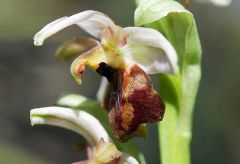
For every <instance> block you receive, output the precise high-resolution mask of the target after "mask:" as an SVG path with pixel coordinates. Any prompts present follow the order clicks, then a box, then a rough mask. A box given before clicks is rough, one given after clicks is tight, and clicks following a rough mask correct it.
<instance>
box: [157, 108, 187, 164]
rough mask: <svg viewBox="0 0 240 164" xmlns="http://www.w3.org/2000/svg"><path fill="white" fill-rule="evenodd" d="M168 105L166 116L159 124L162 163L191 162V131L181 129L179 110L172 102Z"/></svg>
mask: <svg viewBox="0 0 240 164" xmlns="http://www.w3.org/2000/svg"><path fill="white" fill-rule="evenodd" d="M166 107H167V108H166V113H165V116H164V117H165V118H164V120H163V121H162V122H161V123H159V126H158V130H159V142H160V144H159V145H160V152H161V161H162V164H190V146H189V143H190V140H191V135H189V134H190V133H191V132H190V131H189V132H188V133H186V132H185V131H181V130H180V129H179V128H178V113H177V111H178V110H176V109H175V108H174V106H172V105H170V104H166Z"/></svg>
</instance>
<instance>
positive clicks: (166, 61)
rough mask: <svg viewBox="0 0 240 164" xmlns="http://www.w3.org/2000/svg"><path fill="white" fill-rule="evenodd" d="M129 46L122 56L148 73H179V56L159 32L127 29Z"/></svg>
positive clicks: (136, 28) (122, 49) (139, 28)
mask: <svg viewBox="0 0 240 164" xmlns="http://www.w3.org/2000/svg"><path fill="white" fill-rule="evenodd" d="M124 30H125V31H126V32H127V33H128V37H127V44H126V45H125V46H124V47H123V48H121V52H122V54H123V55H124V56H125V57H127V58H128V59H130V60H132V61H133V62H135V63H137V64H138V65H139V66H140V67H141V68H142V69H143V70H144V71H145V72H146V73H148V74H156V73H176V72H178V65H177V54H176V51H175V49H174V47H173V46H172V45H171V43H170V42H169V41H168V40H167V39H166V38H165V37H164V36H163V35H162V34H161V33H159V32H158V31H156V30H154V29H149V28H143V27H126V28H124Z"/></svg>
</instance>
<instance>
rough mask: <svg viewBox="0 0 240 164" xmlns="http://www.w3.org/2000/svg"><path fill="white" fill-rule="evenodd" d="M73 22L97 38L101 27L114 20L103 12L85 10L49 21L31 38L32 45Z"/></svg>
mask: <svg viewBox="0 0 240 164" xmlns="http://www.w3.org/2000/svg"><path fill="white" fill-rule="evenodd" d="M74 24H76V25H78V26H80V27H81V28H82V29H83V30H85V31H86V32H88V33H89V34H91V35H92V36H94V37H97V38H99V37H100V33H101V31H102V29H103V28H105V27H112V26H115V24H114V22H113V21H112V20H111V19H110V18H109V17H108V16H106V15H105V14H103V13H101V12H98V11H93V10H87V11H83V12H80V13H78V14H74V15H72V16H70V17H63V18H60V19H57V20H55V21H53V22H51V23H49V24H48V25H46V26H45V27H43V29H42V30H40V31H39V32H38V33H36V34H35V36H34V38H33V39H34V45H36V46H41V45H42V44H43V42H44V40H45V39H47V38H48V37H50V36H52V35H53V34H55V33H57V32H59V31H61V30H63V29H64V28H66V27H69V26H71V25H74Z"/></svg>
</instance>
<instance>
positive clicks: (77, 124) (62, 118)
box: [30, 107, 110, 146]
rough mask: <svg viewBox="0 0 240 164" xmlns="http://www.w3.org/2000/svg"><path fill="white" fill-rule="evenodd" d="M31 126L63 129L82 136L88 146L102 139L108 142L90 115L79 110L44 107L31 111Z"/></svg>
mask: <svg viewBox="0 0 240 164" xmlns="http://www.w3.org/2000/svg"><path fill="white" fill-rule="evenodd" d="M30 119H31V124H32V125H36V124H47V125H53V126H59V127H63V128H66V129H69V130H72V131H74V132H76V133H78V134H80V135H82V136H83V137H84V138H85V139H86V140H87V141H88V143H89V144H91V145H92V146H95V145H96V143H97V142H98V141H99V140H100V139H101V138H103V139H104V140H105V141H106V142H109V141H110V137H109V136H108V134H107V132H106V130H105V129H104V127H103V126H102V125H101V123H100V122H99V121H98V120H97V119H96V118H95V117H93V116H92V115H90V114H89V113H87V112H84V111H81V110H74V109H70V108H64V107H45V108H36V109H32V110H31V112H30Z"/></svg>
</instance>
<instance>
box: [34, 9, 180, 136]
mask: <svg viewBox="0 0 240 164" xmlns="http://www.w3.org/2000/svg"><path fill="white" fill-rule="evenodd" d="M71 25H78V26H79V27H80V28H81V29H83V30H84V31H86V32H87V33H89V34H90V35H91V36H93V37H95V38H96V39H98V40H96V39H93V38H77V39H74V40H71V41H69V42H66V43H65V44H63V45H62V46H61V47H60V48H59V49H58V50H57V54H56V55H57V58H58V59H59V60H65V59H68V58H71V57H74V56H77V58H76V59H75V60H74V61H73V63H72V65H71V68H70V70H71V74H72V75H73V77H74V78H75V80H76V81H77V83H78V84H81V83H82V79H81V75H82V74H83V72H84V71H85V66H88V67H89V68H91V69H92V70H94V71H96V72H97V73H98V74H100V75H101V76H103V77H105V78H106V79H107V81H108V83H109V84H107V85H106V84H103V85H102V86H104V88H100V90H101V91H102V92H105V94H104V95H101V94H99V95H100V96H101V99H102V100H103V102H102V104H103V106H104V107H105V108H106V109H107V111H108V117H109V122H110V124H111V128H112V131H113V134H114V135H115V136H116V137H117V138H118V139H120V140H126V139H128V138H129V136H131V134H132V133H133V132H135V131H136V130H137V129H138V128H139V127H140V126H141V125H143V124H144V123H154V122H158V121H160V120H162V118H163V115H164V111H165V104H164V102H163V100H162V98H161V97H160V95H159V94H158V93H157V92H156V91H155V90H154V88H153V85H152V82H151V80H150V77H149V76H148V74H158V73H177V72H178V65H177V63H178V60H177V54H176V51H175V49H174V48H173V46H172V45H171V43H170V42H169V41H168V40H167V39H166V38H165V37H164V36H163V34H161V33H160V32H158V31H156V30H154V29H149V28H143V27H125V28H122V27H120V26H118V25H116V24H115V23H114V22H113V21H112V20H111V19H110V18H109V17H108V16H106V15H105V14H103V13H100V12H97V11H92V10H88V11H83V12H80V13H78V14H75V15H72V16H70V17H63V18H60V19H57V20H55V21H53V22H52V23H49V24H48V25H46V26H45V27H44V28H43V29H42V30H40V31H39V32H38V33H37V34H36V35H35V36H34V44H35V45H36V46H40V45H42V44H43V42H44V40H45V39H47V38H48V37H50V36H52V35H53V34H55V33H57V32H59V31H60V30H62V29H64V28H66V27H68V26H71ZM141 127H142V126H141Z"/></svg>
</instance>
